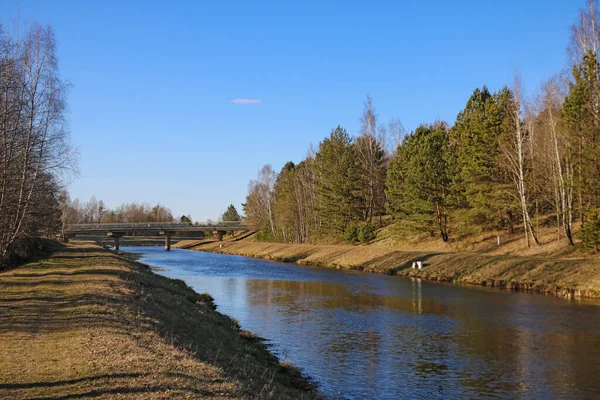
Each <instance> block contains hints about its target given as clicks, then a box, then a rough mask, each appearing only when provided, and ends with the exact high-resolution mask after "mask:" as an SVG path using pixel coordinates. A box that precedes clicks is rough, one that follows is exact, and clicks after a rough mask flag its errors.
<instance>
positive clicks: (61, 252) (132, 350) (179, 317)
mask: <svg viewBox="0 0 600 400" xmlns="http://www.w3.org/2000/svg"><path fill="white" fill-rule="evenodd" d="M0 293H1V297H0V316H1V320H2V324H1V325H0V398H20V399H33V398H37V399H39V398H44V399H57V398H80V397H81V398H83V397H103V398H140V399H142V398H143V399H148V398H161V399H162V398H215V399H217V398H218V399H225V398H226V399H235V398H276V399H297V398H304V399H310V398H317V397H318V395H317V394H316V392H315V390H314V387H313V385H311V384H310V383H309V381H308V380H307V379H306V378H305V377H303V376H302V375H301V374H300V373H299V371H298V370H297V369H296V368H294V367H293V366H291V365H290V364H288V363H286V362H282V363H280V362H279V360H278V359H277V358H276V357H275V356H274V355H272V354H271V353H269V351H268V350H267V348H266V347H265V345H264V343H263V342H262V341H261V340H260V339H259V338H257V337H256V336H254V335H253V334H252V333H251V332H247V331H242V330H241V329H240V328H239V326H238V324H237V322H236V321H235V320H232V319H231V318H229V317H227V316H225V315H222V314H220V313H219V312H217V311H215V310H214V304H213V303H212V299H211V298H210V296H209V295H206V294H198V293H195V292H194V291H193V290H192V289H191V288H189V287H188V286H187V285H186V284H185V283H184V282H183V281H179V280H172V279H168V278H164V277H161V276H159V275H156V274H154V273H152V272H151V271H149V270H148V268H147V267H145V266H144V265H143V264H140V263H138V262H134V261H131V260H127V259H125V258H122V257H120V256H117V255H115V254H113V253H111V252H110V251H108V250H105V249H103V248H101V247H99V246H98V245H95V244H93V243H90V242H72V243H70V244H69V245H67V246H64V247H61V248H60V249H58V250H56V251H55V253H54V254H52V255H51V256H49V257H48V258H45V259H42V260H39V261H37V262H34V263H30V264H26V265H23V266H21V267H19V268H16V269H13V270H11V271H9V272H5V273H2V274H0Z"/></svg>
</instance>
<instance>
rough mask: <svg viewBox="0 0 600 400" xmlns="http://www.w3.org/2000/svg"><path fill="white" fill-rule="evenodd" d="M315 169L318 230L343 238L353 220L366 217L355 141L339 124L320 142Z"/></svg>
mask: <svg viewBox="0 0 600 400" xmlns="http://www.w3.org/2000/svg"><path fill="white" fill-rule="evenodd" d="M315 171H316V175H317V179H316V195H317V205H316V212H317V214H318V218H319V223H320V225H319V227H318V229H319V230H320V231H321V233H322V234H325V235H331V236H334V237H338V238H342V237H343V233H344V230H345V229H346V227H347V226H349V225H350V223H351V222H352V221H356V220H359V219H362V218H361V208H362V204H363V201H364V199H362V198H361V195H360V182H359V179H358V174H357V165H356V153H355V149H354V147H353V145H352V140H351V139H350V136H349V135H348V133H347V132H346V130H345V129H343V128H342V127H340V126H339V125H338V127H337V128H336V129H334V130H332V132H331V134H330V136H329V137H327V138H325V139H323V141H322V142H321V143H320V144H319V151H318V152H317V154H316V156H315Z"/></svg>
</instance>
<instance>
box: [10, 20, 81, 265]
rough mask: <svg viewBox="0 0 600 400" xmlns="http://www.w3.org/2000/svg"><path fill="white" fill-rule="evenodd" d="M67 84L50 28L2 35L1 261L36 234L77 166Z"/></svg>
mask: <svg viewBox="0 0 600 400" xmlns="http://www.w3.org/2000/svg"><path fill="white" fill-rule="evenodd" d="M67 88H68V85H67V84H65V83H64V82H63V81H62V80H61V79H60V77H59V74H58V65H57V60H56V46H55V41H54V34H53V32H52V29H51V28H50V27H41V26H39V25H37V24H34V25H32V26H31V28H29V29H26V30H25V31H19V30H16V33H14V34H13V35H10V34H7V33H5V32H2V33H0V263H1V262H2V260H5V259H7V257H8V255H9V252H10V249H11V248H12V246H13V244H14V243H15V242H16V241H18V240H20V239H22V238H24V237H26V236H29V235H34V234H35V232H36V230H37V228H38V227H39V218H40V216H43V215H46V214H44V213H45V212H50V210H51V209H53V208H54V207H55V206H56V205H57V204H58V203H57V198H58V188H59V186H60V185H59V178H60V177H61V176H62V175H63V174H64V173H65V172H68V171H74V169H75V162H76V153H75V152H74V151H73V150H72V148H71V146H70V143H69V135H68V132H67V129H66V122H65V109H66V100H65V99H66V91H67ZM56 207H58V206H56ZM57 209H58V208H57Z"/></svg>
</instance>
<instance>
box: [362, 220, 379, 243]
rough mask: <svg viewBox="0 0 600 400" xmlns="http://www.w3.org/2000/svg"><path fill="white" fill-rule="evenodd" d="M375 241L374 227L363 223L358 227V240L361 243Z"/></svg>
mask: <svg viewBox="0 0 600 400" xmlns="http://www.w3.org/2000/svg"><path fill="white" fill-rule="evenodd" d="M373 239H375V227H374V226H373V224H371V223H368V222H367V223H363V224H360V225H359V226H358V240H359V241H360V242H361V243H369V242H370V241H371V240H373Z"/></svg>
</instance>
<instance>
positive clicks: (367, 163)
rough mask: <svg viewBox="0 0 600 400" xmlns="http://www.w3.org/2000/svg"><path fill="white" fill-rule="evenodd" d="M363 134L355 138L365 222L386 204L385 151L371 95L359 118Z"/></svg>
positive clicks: (378, 212)
mask: <svg viewBox="0 0 600 400" xmlns="http://www.w3.org/2000/svg"><path fill="white" fill-rule="evenodd" d="M360 122H361V131H360V136H359V137H358V138H357V139H356V141H355V142H354V148H355V153H356V169H357V171H356V172H357V174H358V177H359V180H360V183H359V185H360V191H361V194H360V196H361V198H362V199H363V206H362V214H363V219H364V221H365V222H369V223H370V222H371V221H372V220H373V214H379V215H380V214H381V211H382V210H384V207H385V173H386V172H385V161H386V160H385V152H384V149H383V146H382V145H381V143H380V142H379V140H378V138H377V114H376V113H375V109H374V108H373V103H372V101H371V98H370V97H369V96H367V98H366V100H365V103H364V110H363V115H362V117H361V119H360Z"/></svg>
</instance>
